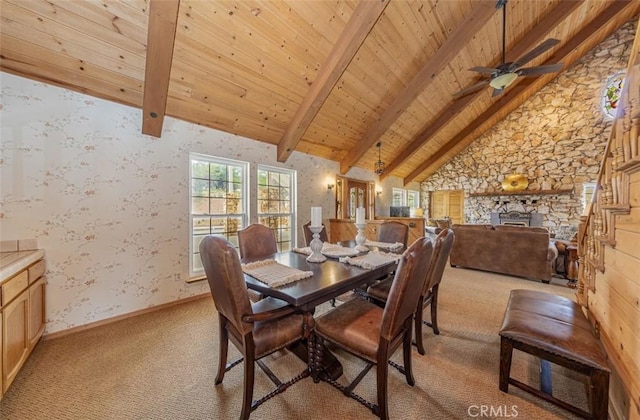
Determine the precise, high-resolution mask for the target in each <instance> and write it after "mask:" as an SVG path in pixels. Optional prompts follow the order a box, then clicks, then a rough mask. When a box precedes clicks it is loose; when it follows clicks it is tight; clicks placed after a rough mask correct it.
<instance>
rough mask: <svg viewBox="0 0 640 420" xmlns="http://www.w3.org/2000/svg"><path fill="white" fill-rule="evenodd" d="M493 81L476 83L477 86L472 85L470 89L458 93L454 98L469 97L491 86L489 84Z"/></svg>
mask: <svg viewBox="0 0 640 420" xmlns="http://www.w3.org/2000/svg"><path fill="white" fill-rule="evenodd" d="M490 81H491V79H487V80H481V81H479V82H478V83H476V84H475V85H471V86H469V87H468V88H465V89H462V90H461V91H459V92H456V93H454V94H453V97H454V98H456V99H458V98H460V97H462V96H465V95H468V94H470V93H472V92H475V91H476V90H480V89H482V88H483V87H485V86H487V85H488V84H489V82H490Z"/></svg>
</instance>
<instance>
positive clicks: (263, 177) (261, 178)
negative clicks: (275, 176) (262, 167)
mask: <svg viewBox="0 0 640 420" xmlns="http://www.w3.org/2000/svg"><path fill="white" fill-rule="evenodd" d="M267 184H268V183H267V172H266V171H258V185H267Z"/></svg>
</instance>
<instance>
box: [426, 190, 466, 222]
mask: <svg viewBox="0 0 640 420" xmlns="http://www.w3.org/2000/svg"><path fill="white" fill-rule="evenodd" d="M430 217H431V218H432V219H442V218H445V217H448V218H450V219H451V222H452V223H458V224H462V223H464V191H462V190H451V191H433V192H431V211H430Z"/></svg>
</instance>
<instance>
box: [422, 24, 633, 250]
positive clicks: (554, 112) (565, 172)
mask: <svg viewBox="0 0 640 420" xmlns="http://www.w3.org/2000/svg"><path fill="white" fill-rule="evenodd" d="M636 21H637V18H634V19H632V20H631V21H630V22H628V23H626V24H624V25H623V26H622V27H621V28H620V29H619V30H618V31H616V32H615V33H614V34H612V35H611V36H610V37H608V38H607V39H605V40H604V41H603V42H602V43H601V44H600V45H598V46H597V47H596V48H594V49H593V50H592V51H591V52H589V53H588V54H587V55H585V56H584V57H583V58H582V59H581V60H580V61H578V62H577V63H575V64H574V65H573V66H572V67H571V68H569V69H568V70H566V71H565V72H563V73H562V74H560V75H559V76H558V77H557V78H556V79H554V80H553V81H552V82H551V83H549V84H548V85H547V86H545V87H544V88H543V89H542V90H540V92H539V93H537V94H536V95H535V96H533V97H531V98H530V99H528V100H527V101H526V102H525V103H524V104H522V105H521V106H520V107H519V108H517V109H516V110H514V111H513V112H511V113H510V114H509V115H507V116H506V117H505V119H504V120H503V121H501V122H500V123H498V124H496V125H495V126H494V127H493V128H492V129H491V130H489V131H487V132H486V133H484V134H483V135H481V136H480V137H479V138H478V139H476V140H475V141H474V142H473V143H471V144H470V145H469V146H468V147H467V148H466V149H465V150H463V151H462V152H461V153H459V154H458V155H457V156H456V157H455V158H454V159H452V160H450V161H449V162H447V163H446V164H445V165H443V166H442V167H441V168H440V169H438V171H437V172H435V173H434V174H432V175H431V176H430V177H428V178H427V179H426V180H425V181H423V182H422V183H421V201H422V207H423V209H424V213H425V216H427V217H428V215H429V198H430V192H431V191H436V190H464V191H465V202H464V213H465V223H487V224H488V223H491V221H490V215H491V212H496V211H497V212H504V211H521V212H534V213H540V214H542V215H543V223H542V224H543V226H544V227H546V228H548V229H549V231H550V232H551V233H553V234H555V235H556V237H557V238H562V239H568V238H570V237H571V236H572V235H573V233H574V232H575V231H576V230H577V225H578V223H579V221H580V215H581V214H582V213H583V203H582V187H583V184H584V183H588V182H595V181H596V180H597V176H598V171H599V169H600V161H601V160H602V154H603V153H604V148H605V146H606V143H607V140H608V139H609V134H610V130H611V124H612V120H611V118H609V117H608V116H605V114H604V111H603V110H602V99H601V94H602V90H603V88H604V85H605V84H606V82H607V80H608V79H609V78H610V77H611V76H613V75H614V74H616V73H618V72H620V71H623V70H625V69H626V66H627V63H628V60H629V54H630V50H631V47H632V44H633V39H634V35H635V30H636ZM514 173H518V174H525V175H526V176H527V178H528V180H529V186H528V188H527V190H550V189H553V190H555V189H563V190H564V189H572V190H573V192H571V193H561V194H560V193H559V194H553V195H543V194H531V195H515V196H514V195H500V192H501V191H502V181H503V180H504V177H505V176H507V175H510V174H514ZM492 192H495V195H490V196H479V197H476V196H474V197H472V196H470V194H472V193H492Z"/></svg>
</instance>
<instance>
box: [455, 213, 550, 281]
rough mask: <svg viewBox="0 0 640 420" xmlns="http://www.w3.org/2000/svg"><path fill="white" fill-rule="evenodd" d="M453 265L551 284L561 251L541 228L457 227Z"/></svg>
mask: <svg viewBox="0 0 640 420" xmlns="http://www.w3.org/2000/svg"><path fill="white" fill-rule="evenodd" d="M453 231H454V234H455V238H456V240H455V243H454V244H453V249H452V250H451V256H450V259H449V263H450V264H451V266H458V267H465V268H474V269H478V270H485V271H492V272H495V273H502V274H508V275H511V276H518V277H526V278H531V279H538V280H542V281H543V282H545V283H549V281H551V275H552V266H553V264H554V262H555V260H556V258H557V256H558V250H557V249H556V247H555V245H554V244H553V243H551V242H550V238H549V232H548V231H547V230H546V229H544V228H541V227H525V226H507V225H497V226H492V225H454V226H453Z"/></svg>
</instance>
